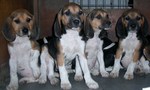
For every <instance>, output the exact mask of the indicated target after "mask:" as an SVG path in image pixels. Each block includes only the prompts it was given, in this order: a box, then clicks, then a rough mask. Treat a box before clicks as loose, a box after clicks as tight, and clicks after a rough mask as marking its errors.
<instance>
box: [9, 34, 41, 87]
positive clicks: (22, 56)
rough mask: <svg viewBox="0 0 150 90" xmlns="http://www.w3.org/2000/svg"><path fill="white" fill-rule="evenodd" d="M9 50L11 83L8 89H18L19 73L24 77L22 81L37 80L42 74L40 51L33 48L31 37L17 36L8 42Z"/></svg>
mask: <svg viewBox="0 0 150 90" xmlns="http://www.w3.org/2000/svg"><path fill="white" fill-rule="evenodd" d="M8 51H9V54H10V59H9V66H10V83H9V85H8V86H7V90H17V89H18V76H17V73H19V74H20V75H21V76H22V77H23V78H22V79H20V82H27V83H30V82H37V81H38V80H37V79H38V77H39V75H40V70H39V68H38V57H39V51H38V50H33V49H32V46H31V41H30V40H29V38H28V37H19V36H16V39H15V41H13V42H10V43H9V44H8Z"/></svg>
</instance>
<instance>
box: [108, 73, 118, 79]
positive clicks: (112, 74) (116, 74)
mask: <svg viewBox="0 0 150 90" xmlns="http://www.w3.org/2000/svg"><path fill="white" fill-rule="evenodd" d="M110 77H112V78H116V77H119V72H111V73H110Z"/></svg>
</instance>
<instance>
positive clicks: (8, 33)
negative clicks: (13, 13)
mask: <svg viewBox="0 0 150 90" xmlns="http://www.w3.org/2000/svg"><path fill="white" fill-rule="evenodd" d="M11 23H12V19H11V17H8V18H7V20H6V22H5V23H4V26H3V29H2V34H3V35H4V37H5V39H6V40H8V41H10V42H12V41H14V40H15V39H16V34H15V31H14V30H13V27H12V25H11Z"/></svg>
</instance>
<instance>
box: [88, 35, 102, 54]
mask: <svg viewBox="0 0 150 90" xmlns="http://www.w3.org/2000/svg"><path fill="white" fill-rule="evenodd" d="M99 33H100V32H96V33H94V37H93V38H91V39H89V40H88V41H87V43H86V52H91V50H92V51H95V52H96V51H98V50H101V49H102V45H103V41H102V40H101V39H100V38H99V37H98V35H99Z"/></svg>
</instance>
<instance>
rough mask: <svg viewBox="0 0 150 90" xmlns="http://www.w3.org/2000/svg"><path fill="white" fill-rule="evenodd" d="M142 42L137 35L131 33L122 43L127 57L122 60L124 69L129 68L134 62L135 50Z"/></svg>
mask: <svg viewBox="0 0 150 90" xmlns="http://www.w3.org/2000/svg"><path fill="white" fill-rule="evenodd" d="M139 43H140V41H139V40H138V39H137V37H136V33H129V34H128V36H127V37H126V39H124V40H123V41H122V47H123V51H124V52H125V56H124V57H123V59H122V61H121V62H122V64H123V66H124V67H128V65H129V63H130V62H131V61H132V60H133V53H134V50H135V49H136V48H137V47H138V45H139Z"/></svg>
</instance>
